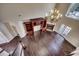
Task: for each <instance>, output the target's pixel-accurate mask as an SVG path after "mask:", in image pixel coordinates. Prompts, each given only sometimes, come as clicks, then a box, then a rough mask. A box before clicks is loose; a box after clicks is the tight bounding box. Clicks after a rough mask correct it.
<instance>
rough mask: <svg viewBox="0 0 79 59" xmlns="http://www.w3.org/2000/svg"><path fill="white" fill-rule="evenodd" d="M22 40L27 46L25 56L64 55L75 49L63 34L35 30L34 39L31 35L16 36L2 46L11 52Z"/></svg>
mask: <svg viewBox="0 0 79 59" xmlns="http://www.w3.org/2000/svg"><path fill="white" fill-rule="evenodd" d="M20 40H22V42H23V44H24V45H25V46H26V49H24V54H25V56H53V55H54V56H64V55H67V54H69V53H70V52H72V51H73V50H74V49H75V47H74V46H73V45H71V44H70V43H69V42H67V41H66V39H64V38H63V37H62V36H61V35H59V34H58V33H56V32H48V31H46V32H44V33H40V32H39V31H38V32H35V34H34V37H32V39H31V38H30V37H29V36H25V37H24V38H22V39H21V38H19V37H16V38H14V39H13V40H12V41H11V42H10V43H8V44H4V45H1V46H0V47H2V48H3V49H5V50H6V51H7V52H10V53H11V52H12V50H14V48H15V47H16V46H17V44H18V43H17V42H19V41H20Z"/></svg>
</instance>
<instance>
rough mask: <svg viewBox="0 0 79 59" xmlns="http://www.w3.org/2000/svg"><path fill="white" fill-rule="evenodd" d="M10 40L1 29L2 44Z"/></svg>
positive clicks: (0, 40) (0, 41) (0, 38)
mask: <svg viewBox="0 0 79 59" xmlns="http://www.w3.org/2000/svg"><path fill="white" fill-rule="evenodd" d="M6 42H8V38H7V37H6V36H5V35H4V34H3V33H2V32H1V31H0V44H3V43H6Z"/></svg>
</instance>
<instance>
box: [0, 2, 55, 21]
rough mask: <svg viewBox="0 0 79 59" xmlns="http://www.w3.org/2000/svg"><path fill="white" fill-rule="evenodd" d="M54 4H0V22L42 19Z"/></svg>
mask: <svg viewBox="0 0 79 59" xmlns="http://www.w3.org/2000/svg"><path fill="white" fill-rule="evenodd" d="M54 6H55V4H54V3H4V4H0V20H3V21H7V20H27V19H31V18H38V17H44V16H45V14H46V13H47V12H49V11H50V10H51V9H53V8H54Z"/></svg>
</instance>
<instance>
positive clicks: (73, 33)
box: [54, 3, 79, 47]
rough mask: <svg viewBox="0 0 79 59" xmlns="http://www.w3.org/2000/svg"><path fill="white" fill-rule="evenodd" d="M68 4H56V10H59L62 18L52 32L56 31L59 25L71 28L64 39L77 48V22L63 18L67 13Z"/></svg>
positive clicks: (78, 25) (78, 33) (78, 22)
mask: <svg viewBox="0 0 79 59" xmlns="http://www.w3.org/2000/svg"><path fill="white" fill-rule="evenodd" d="M69 5H70V4H68V3H67V4H57V5H56V8H57V9H59V10H60V12H61V13H62V14H63V17H62V19H61V20H59V21H58V23H57V24H56V26H55V28H54V30H56V31H58V29H59V27H60V26H61V24H65V25H67V26H70V27H71V28H72V30H71V32H70V33H69V34H68V36H67V37H66V39H67V40H68V41H69V42H70V43H71V44H73V45H74V46H76V47H78V46H79V21H76V20H74V19H71V18H67V17H65V14H66V12H67V9H68V7H69Z"/></svg>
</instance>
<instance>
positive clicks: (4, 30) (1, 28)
mask: <svg viewBox="0 0 79 59" xmlns="http://www.w3.org/2000/svg"><path fill="white" fill-rule="evenodd" d="M0 31H1V32H2V33H3V34H4V35H5V36H6V37H7V38H8V41H10V40H12V39H13V38H14V37H13V36H12V35H11V33H10V32H9V31H8V29H7V27H6V26H5V24H4V23H0Z"/></svg>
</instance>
